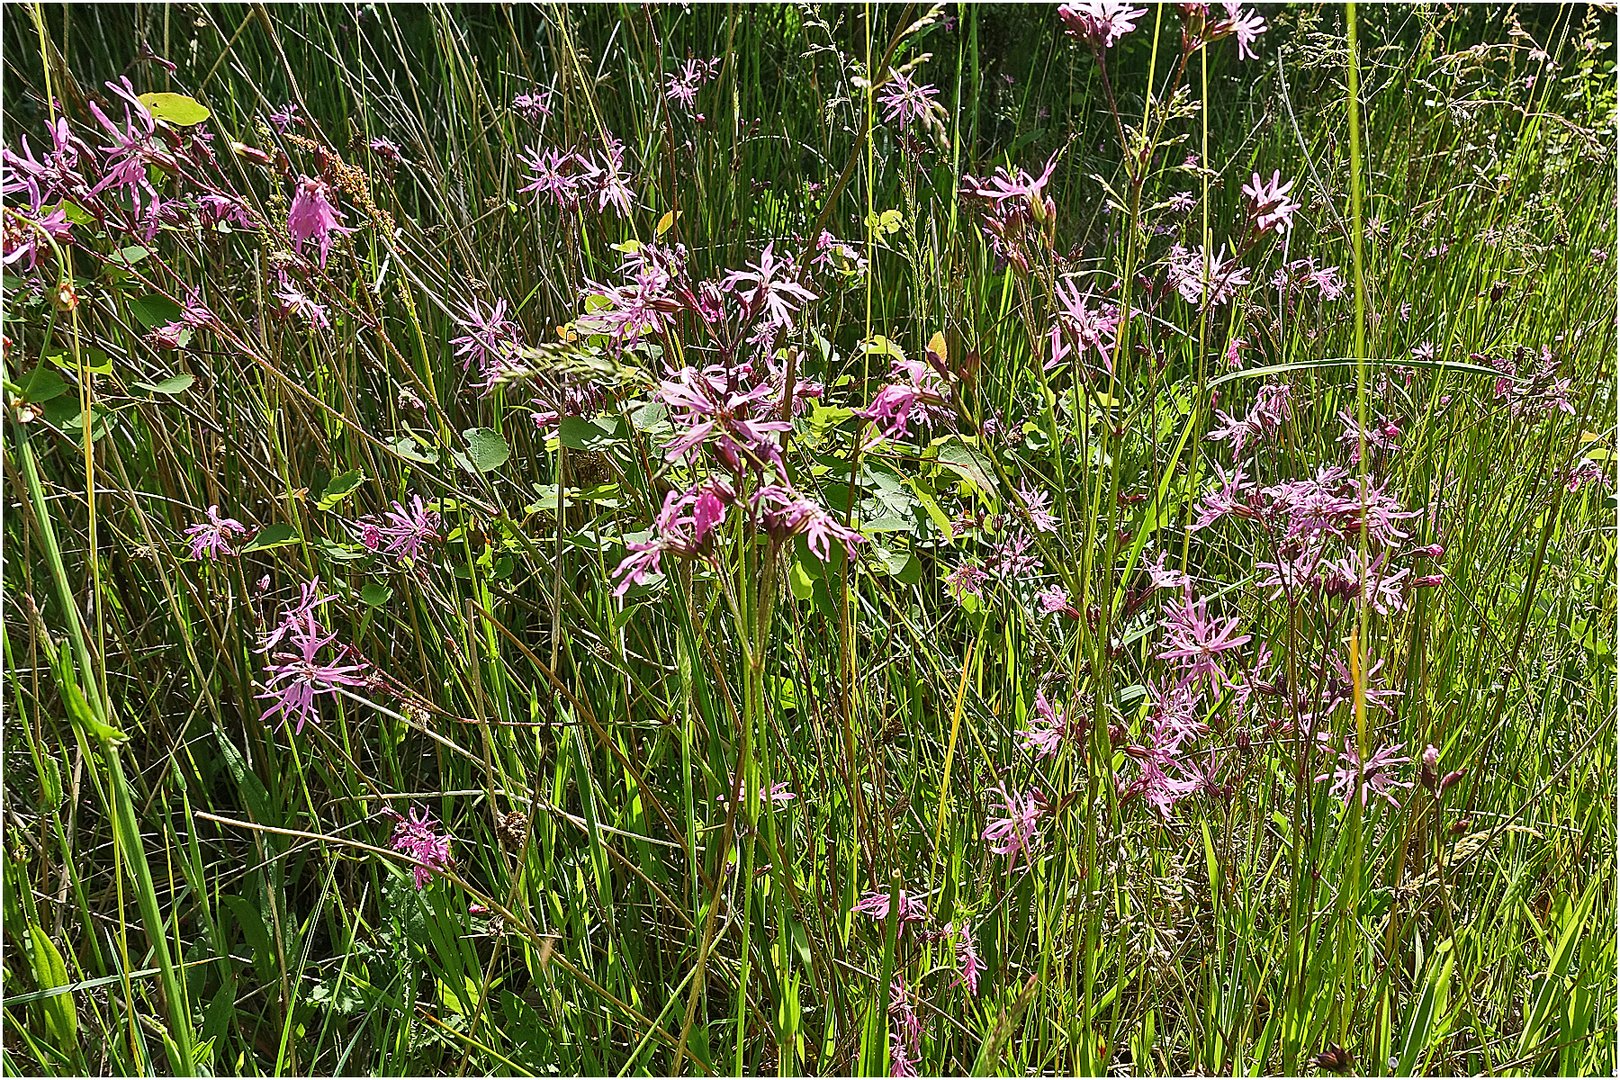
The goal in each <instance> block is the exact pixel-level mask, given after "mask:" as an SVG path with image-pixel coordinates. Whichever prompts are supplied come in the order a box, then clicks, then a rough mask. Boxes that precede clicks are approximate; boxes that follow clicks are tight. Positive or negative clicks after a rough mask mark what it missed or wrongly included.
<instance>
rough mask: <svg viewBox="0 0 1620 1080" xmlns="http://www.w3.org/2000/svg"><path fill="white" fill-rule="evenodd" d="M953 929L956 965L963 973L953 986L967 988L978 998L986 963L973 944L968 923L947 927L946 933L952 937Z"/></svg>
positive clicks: (971, 932)
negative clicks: (980, 977)
mask: <svg viewBox="0 0 1620 1080" xmlns="http://www.w3.org/2000/svg"><path fill="white" fill-rule="evenodd" d="M953 929H954V930H955V937H956V964H957V967H959V968H960V969H961V972H962V973H961V974H960V975H958V976H957V978H956V982H955V983H952V984H951V985H952V986H955V985H958V984H960V985H963V986H966V987H967V990H968V993H969V994H972V995H973V996H974V997H978V996H979V973H980V972H982V971H983V970H984V961H982V960H980V959H979V950H978V948H977V947H976V946H975V945H974V943H973V931H972V930H971V929H970V928H969V927H968V924H967V923H963V924H962V925H960V926H956V927H951V926H947V927H946V928H945V933H946V934H947V935H950V934H951V932H952V930H953Z"/></svg>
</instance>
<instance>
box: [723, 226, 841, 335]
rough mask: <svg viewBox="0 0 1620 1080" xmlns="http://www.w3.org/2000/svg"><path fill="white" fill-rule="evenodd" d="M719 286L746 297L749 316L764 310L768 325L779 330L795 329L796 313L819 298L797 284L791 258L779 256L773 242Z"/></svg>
mask: <svg viewBox="0 0 1620 1080" xmlns="http://www.w3.org/2000/svg"><path fill="white" fill-rule="evenodd" d="M720 287H721V288H723V289H725V290H726V291H727V292H732V293H736V294H737V295H738V296H740V297H741V298H742V299H743V302H744V303H745V304H746V305H747V308H748V315H749V317H750V318H752V317H753V316H755V315H758V314H760V313H761V312H763V313H764V315H765V324H766V325H767V326H769V327H772V328H774V329H780V330H791V329H793V315H794V313H795V312H796V311H798V310H799V309H800V308H802V307H803V306H804V305H805V304H808V303H811V302H812V301H814V300H818V299H820V298H819V297H818V296H816V294H815V293H813V292H811V291H810V290H809V289H807V288H805V287H804V286H803V285H800V284H799V283H798V280H797V268H796V267H795V265H794V263H793V262H792V260H789V259H779V258H777V257H776V252H775V245H774V243H771V244H766V245H765V250H763V251H761V252H760V253H759V261H758V262H755V263H753V264H752V265H750V266H749V267H748V268H747V269H745V270H733V271H731V273H729V274H727V275H726V276H725V279H724V280H723V281H721V283H720Z"/></svg>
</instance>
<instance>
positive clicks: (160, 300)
mask: <svg viewBox="0 0 1620 1080" xmlns="http://www.w3.org/2000/svg"><path fill="white" fill-rule="evenodd" d="M129 313H130V314H131V315H133V316H135V321H136V322H138V323H140V324H141V325H142V326H144V327H146V328H147V329H148V330H150V329H152V328H153V327H154V326H162V325H163V324H164V323H172V322H174V321H175V320H176V319H178V318H179V317H180V305H179V304H177V303H175V302H174V301H173V300H170V299H169V298H168V297H167V296H160V295H158V294H157V293H153V294H152V295H150V296H137V297H135V298H134V299H133V300H131V301H130V302H129Z"/></svg>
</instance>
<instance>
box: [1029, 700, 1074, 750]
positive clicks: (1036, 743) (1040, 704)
mask: <svg viewBox="0 0 1620 1080" xmlns="http://www.w3.org/2000/svg"><path fill="white" fill-rule="evenodd" d="M1073 728H1074V725H1071V724H1070V723H1069V722H1068V720H1067V719H1065V718H1064V715H1063V713H1062V712H1061V711H1060V710H1058V709H1056V708H1054V707H1053V705H1052V703H1051V702H1050V701H1048V700H1046V694H1045V692H1044V691H1041V690H1037V691H1035V716H1034V718H1033V719H1032V720H1031V721H1030V724H1029V727H1027V728H1025V729H1024V730H1023V731H1022V732H1020V733H1019V734H1020V735H1021V736H1022V737H1023V745H1024V749H1026V750H1033V751H1035V756H1036V757H1037V758H1049V757H1055V756H1056V755H1057V752H1058V751H1059V750H1060V749H1062V747H1063V743H1064V741H1065V740H1067V739H1068V738H1069V737H1070V735H1071V734H1072V733H1073Z"/></svg>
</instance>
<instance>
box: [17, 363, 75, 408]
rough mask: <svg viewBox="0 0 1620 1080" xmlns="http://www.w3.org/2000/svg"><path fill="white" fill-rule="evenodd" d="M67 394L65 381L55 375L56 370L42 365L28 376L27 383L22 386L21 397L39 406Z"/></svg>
mask: <svg viewBox="0 0 1620 1080" xmlns="http://www.w3.org/2000/svg"><path fill="white" fill-rule="evenodd" d="M65 393H67V380H66V379H64V378H62V376H60V375H58V374H57V373H56V369H55V368H52V367H47V366H46V365H44V364H41V365H39V367H37V368H35V369H34V373H33V374H32V375H30V376H28V382H27V383H25V384H24V385H23V397H24V398H25V399H26V400H28V401H32V402H33V403H34V404H36V405H37V404H39V403H40V402H42V401H49V400H51V399H52V398H56V397H61V396H62V395H63V394H65Z"/></svg>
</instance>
